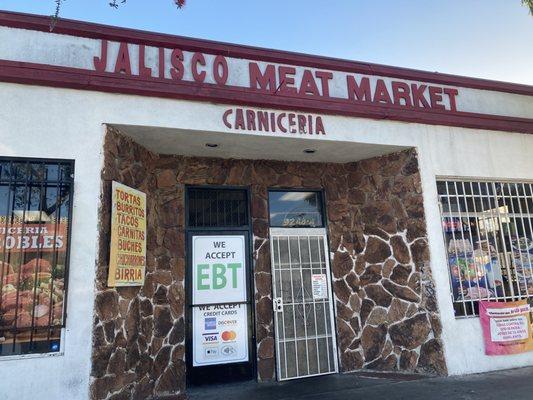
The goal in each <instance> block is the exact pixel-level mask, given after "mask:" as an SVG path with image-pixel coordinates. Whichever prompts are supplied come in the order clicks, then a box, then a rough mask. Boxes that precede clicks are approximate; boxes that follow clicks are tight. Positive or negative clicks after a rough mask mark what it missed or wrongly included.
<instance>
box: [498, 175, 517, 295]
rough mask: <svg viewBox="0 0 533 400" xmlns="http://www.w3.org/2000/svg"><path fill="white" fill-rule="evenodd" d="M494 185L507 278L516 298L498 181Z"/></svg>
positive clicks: (512, 293)
mask: <svg viewBox="0 0 533 400" xmlns="http://www.w3.org/2000/svg"><path fill="white" fill-rule="evenodd" d="M492 186H493V190H494V196H495V199H496V216H497V218H496V221H497V222H498V226H499V227H500V238H501V240H502V247H503V251H504V254H505V268H506V269H507V279H508V280H509V290H510V292H511V296H512V299H513V300H515V299H516V295H515V292H514V287H513V282H512V275H511V269H510V268H509V254H508V251H507V244H506V243H505V236H504V234H503V219H502V217H501V213H500V203H499V196H498V193H497V192H496V182H492ZM504 204H505V203H504ZM511 258H512V257H511Z"/></svg>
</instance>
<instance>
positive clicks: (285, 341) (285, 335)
mask: <svg viewBox="0 0 533 400" xmlns="http://www.w3.org/2000/svg"><path fill="white" fill-rule="evenodd" d="M277 239H278V240H277V242H278V267H279V285H280V289H279V290H280V293H279V297H281V301H282V303H283V268H282V265H281V251H280V246H279V241H280V239H281V236H277ZM281 310H282V311H281V314H282V315H281V322H282V323H283V354H284V355H285V378H288V377H289V368H288V364H287V331H286V330H285V305H284V304H282V309H281Z"/></svg>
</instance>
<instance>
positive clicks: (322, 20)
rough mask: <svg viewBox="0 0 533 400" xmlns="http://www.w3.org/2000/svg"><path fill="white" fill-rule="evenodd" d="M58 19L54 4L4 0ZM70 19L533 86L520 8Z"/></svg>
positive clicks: (322, 5)
mask: <svg viewBox="0 0 533 400" xmlns="http://www.w3.org/2000/svg"><path fill="white" fill-rule="evenodd" d="M0 9H3V10H11V11H19V12H26V13H34V14H44V15H51V14H53V12H54V9H55V4H54V0H0ZM61 16H62V17H63V18H69V19H77V20H83V21H91V22H98V23H103V24H108V25H115V26H123V27H128V28H135V29H142V30H148V31H155V32H163V33H169V34H175V35H181V36H190V37H196V38H205V39H211V40H217V41H223V42H230V43H236V44H247V45H252V46H258V47H266V48H273V49H280V50H289V51H296V52H301V53H309V54H318V55H324V56H329V57H337V58H344V59H350V60H357V61H364V62H372V63H378V64H386V65H394V66H400V67H407V68H415V69H422V70H427V71H438V72H444V73H450V74H456V75H465V76H473V77H480V78H487V79H493V80H501V81H508V82H518V83H525V84H529V85H533V16H531V15H529V13H528V9H527V8H526V7H523V6H521V3H520V0H444V1H443V0H379V1H376V0H374V1H372V0H333V1H327V0H270V1H260V0H187V4H186V7H185V8H183V9H181V10H178V9H177V8H176V7H175V6H174V5H173V1H172V0H128V1H127V2H126V4H123V5H121V6H120V7H119V9H113V8H111V7H109V0H64V1H63V5H62V9H61Z"/></svg>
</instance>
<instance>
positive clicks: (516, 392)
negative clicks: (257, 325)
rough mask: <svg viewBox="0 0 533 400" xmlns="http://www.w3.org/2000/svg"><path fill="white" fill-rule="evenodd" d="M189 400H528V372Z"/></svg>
mask: <svg viewBox="0 0 533 400" xmlns="http://www.w3.org/2000/svg"><path fill="white" fill-rule="evenodd" d="M188 397H189V399H190V400H221V399H231V400H271V399H275V400H289V399H290V400H299V399H309V400H352V399H353V400H357V399H361V400H378V399H379V400H402V399H403V400H428V399H431V400H441V399H442V400H477V399H479V400H533V367H528V368H519V369H512V370H505V371H497V372H487V373H482V374H474V375H464V376H456V377H428V376H420V375H404V374H387V373H371V372H358V373H350V374H335V375H325V376H320V377H314V378H306V379H298V380H291V381H285V382H273V383H256V382H239V383H230V384H224V385H204V386H199V387H193V388H190V389H189V390H188Z"/></svg>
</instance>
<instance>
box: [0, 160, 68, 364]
mask: <svg viewBox="0 0 533 400" xmlns="http://www.w3.org/2000/svg"><path fill="white" fill-rule="evenodd" d="M73 168H74V164H73V162H71V161H47V160H36V159H10V158H0V283H1V284H0V356H8V355H20V354H30V353H49V352H58V351H60V347H61V346H60V341H61V330H62V328H63V327H64V325H65V305H66V293H67V288H66V285H67V272H68V253H69V252H68V248H69V231H70V214H71V203H72V189H73V172H74V171H73Z"/></svg>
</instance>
